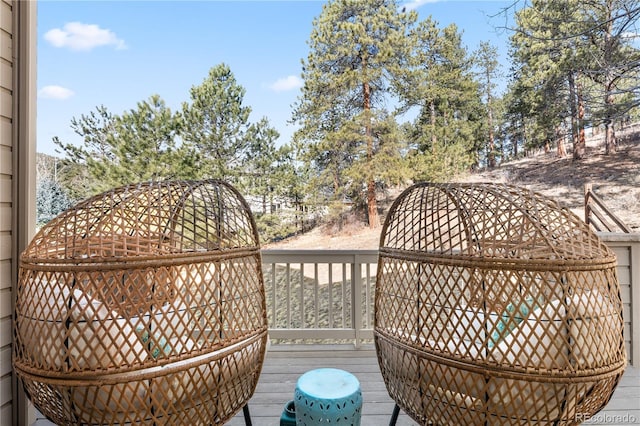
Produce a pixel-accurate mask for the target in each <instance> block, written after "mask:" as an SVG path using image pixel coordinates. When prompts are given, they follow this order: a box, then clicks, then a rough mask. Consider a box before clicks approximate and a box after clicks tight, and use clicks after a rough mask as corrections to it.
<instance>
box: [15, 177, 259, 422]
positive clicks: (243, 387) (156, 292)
mask: <svg viewBox="0 0 640 426" xmlns="http://www.w3.org/2000/svg"><path fill="white" fill-rule="evenodd" d="M14 335H15V344H14V354H13V355H14V367H15V371H16V373H17V375H18V377H19V378H20V379H21V380H22V382H23V383H24V388H25V389H26V392H27V394H28V396H29V397H30V399H31V400H32V401H33V403H34V404H35V406H36V407H37V408H38V409H39V410H40V411H41V412H42V413H43V414H44V415H45V416H46V417H47V418H48V419H50V420H51V421H53V422H55V423H58V424H66V425H77V424H89V425H95V424H185V425H211V424H222V423H225V422H226V421H227V420H228V419H230V418H231V417H233V416H234V415H235V414H236V413H237V412H239V411H240V410H241V409H243V408H244V413H245V420H246V422H247V424H250V423H251V420H250V416H249V415H248V414H249V413H248V409H247V408H246V407H247V405H246V404H247V402H248V400H249V399H250V398H251V396H252V395H253V392H254V390H255V386H256V384H257V381H258V376H259V375H260V371H261V368H262V363H263V360H264V355H265V348H266V344H267V319H266V308H265V294H264V282H263V278H262V270H261V258H260V251H259V243H258V236H257V233H256V227H255V222H254V220H253V217H252V215H251V212H250V210H249V208H248V206H247V204H246V202H245V201H244V199H243V198H242V197H241V195H240V194H239V193H238V192H237V191H236V190H235V189H234V188H233V187H231V186H230V185H228V184H225V183H223V182H220V181H213V180H209V181H197V182H187V181H179V182H156V183H145V184H138V185H130V186H126V187H122V188H118V189H114V190H112V191H109V192H106V193H104V194H101V195H98V196H95V197H93V198H91V199H89V200H87V201H85V202H82V203H80V204H78V205H76V206H75V207H73V208H71V209H69V210H67V211H66V212H64V213H62V214H61V215H60V216H58V217H57V218H55V219H53V220H52V221H51V222H49V223H48V224H47V225H46V226H44V227H43V228H42V229H41V230H40V231H39V232H38V234H37V235H36V236H35V237H34V239H33V240H32V242H31V244H30V245H29V246H28V247H27V249H26V250H25V251H24V253H23V254H22V257H21V260H20V273H19V283H18V288H17V300H16V306H15V329H14Z"/></svg>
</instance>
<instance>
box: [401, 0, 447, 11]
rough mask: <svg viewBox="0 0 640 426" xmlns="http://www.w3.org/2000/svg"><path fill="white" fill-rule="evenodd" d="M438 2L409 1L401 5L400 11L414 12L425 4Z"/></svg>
mask: <svg viewBox="0 0 640 426" xmlns="http://www.w3.org/2000/svg"><path fill="white" fill-rule="evenodd" d="M437 2H438V0H411V1H408V2H406V3H405V4H403V5H402V7H401V8H402V9H405V10H406V11H410V10H415V9H417V8H419V7H420V6H422V5H424V4H427V3H437Z"/></svg>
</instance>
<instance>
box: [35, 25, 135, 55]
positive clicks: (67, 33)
mask: <svg viewBox="0 0 640 426" xmlns="http://www.w3.org/2000/svg"><path fill="white" fill-rule="evenodd" d="M44 39H45V40H47V41H48V42H49V43H51V44H52V45H53V46H55V47H67V48H69V49H71V50H78V51H89V50H91V49H93V48H95V47H99V46H114V47H115V48H116V49H126V48H127V45H126V44H125V42H124V40H121V39H119V38H118V37H117V36H116V34H115V33H114V32H113V31H111V30H107V29H104V28H100V27H99V26H97V25H94V24H83V23H82V22H68V23H66V24H64V27H63V28H62V29H60V28H54V29H52V30H49V31H47V32H46V33H45V34H44Z"/></svg>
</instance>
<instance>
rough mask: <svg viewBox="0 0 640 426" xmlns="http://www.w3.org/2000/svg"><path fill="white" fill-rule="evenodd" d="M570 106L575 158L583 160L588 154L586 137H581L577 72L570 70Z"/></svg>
mask: <svg viewBox="0 0 640 426" xmlns="http://www.w3.org/2000/svg"><path fill="white" fill-rule="evenodd" d="M568 80H569V107H570V109H571V140H572V141H573V159H574V160H581V159H583V158H584V156H585V154H586V144H585V141H584V139H580V134H579V131H578V122H579V119H578V105H577V104H578V97H579V94H578V93H577V92H578V90H577V88H576V80H575V74H574V72H573V71H571V72H569V75H568Z"/></svg>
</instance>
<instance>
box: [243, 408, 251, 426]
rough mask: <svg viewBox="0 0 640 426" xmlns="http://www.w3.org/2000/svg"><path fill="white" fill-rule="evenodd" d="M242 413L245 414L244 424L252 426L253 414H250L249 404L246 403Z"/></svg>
mask: <svg viewBox="0 0 640 426" xmlns="http://www.w3.org/2000/svg"><path fill="white" fill-rule="evenodd" d="M242 413H243V414H244V424H245V425H246V426H251V414H250V413H249V403H246V404H245V405H244V407H242Z"/></svg>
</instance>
